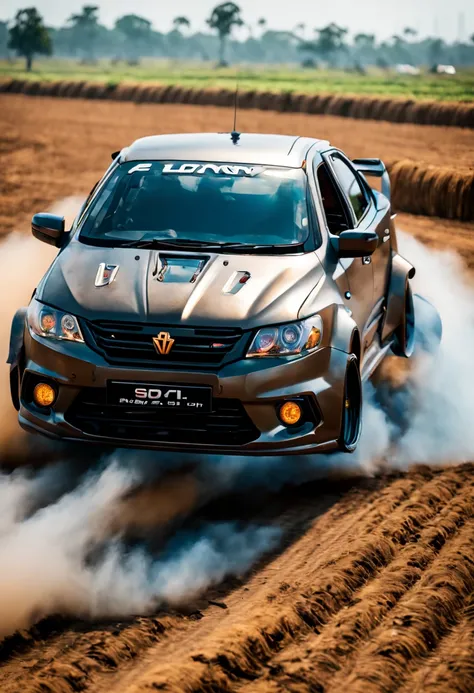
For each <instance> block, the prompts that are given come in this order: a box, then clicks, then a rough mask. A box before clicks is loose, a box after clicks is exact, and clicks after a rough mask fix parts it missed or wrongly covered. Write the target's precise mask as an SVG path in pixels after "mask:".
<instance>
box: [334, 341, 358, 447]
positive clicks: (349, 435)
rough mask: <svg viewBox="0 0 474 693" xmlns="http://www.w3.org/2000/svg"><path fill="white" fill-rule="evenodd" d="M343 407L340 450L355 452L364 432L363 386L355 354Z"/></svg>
mask: <svg viewBox="0 0 474 693" xmlns="http://www.w3.org/2000/svg"><path fill="white" fill-rule="evenodd" d="M342 406H343V409H342V420H341V435H340V436H339V440H338V443H339V449H340V450H342V451H343V452H353V451H354V450H355V449H356V447H357V443H358V442H359V438H360V434H361V430H362V384H361V380H360V371H359V362H358V359H357V357H356V356H355V354H351V355H350V356H349V360H348V362H347V368H346V375H345V379H344V397H343V402H342Z"/></svg>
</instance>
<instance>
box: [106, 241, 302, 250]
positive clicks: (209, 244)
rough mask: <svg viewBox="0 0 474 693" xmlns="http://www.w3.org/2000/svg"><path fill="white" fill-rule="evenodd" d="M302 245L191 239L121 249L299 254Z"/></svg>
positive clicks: (126, 245) (127, 245)
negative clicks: (249, 251)
mask: <svg viewBox="0 0 474 693" xmlns="http://www.w3.org/2000/svg"><path fill="white" fill-rule="evenodd" d="M301 245H302V244H301V243H287V244H283V245H275V244H274V245H265V244H257V243H240V242H238V241H226V242H224V243H215V242H213V241H201V240H193V239H191V238H171V239H170V238H166V239H165V238H151V239H148V240H142V241H131V242H130V243H121V244H120V247H121V248H180V247H181V248H186V249H189V248H196V247H199V248H206V249H207V250H252V251H256V250H257V251H269V250H279V251H280V252H289V251H295V252H297V250H296V249H297V248H299V247H300V246H301Z"/></svg>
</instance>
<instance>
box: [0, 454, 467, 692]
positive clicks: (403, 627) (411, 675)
mask: <svg viewBox="0 0 474 693" xmlns="http://www.w3.org/2000/svg"><path fill="white" fill-rule="evenodd" d="M473 471H474V468H473V467H472V465H465V466H464V467H459V468H453V469H449V470H445V471H436V472H434V471H431V470H429V469H427V468H421V467H420V468H418V469H415V470H413V471H412V472H410V473H408V474H404V475H397V476H391V477H386V478H381V479H376V480H370V481H368V480H355V481H352V482H351V483H348V482H344V483H343V482H338V483H336V482H332V483H330V482H325V483H319V484H317V485H314V484H313V485H306V486H305V487H302V488H300V489H298V490H296V491H285V492H284V493H282V494H281V495H279V496H276V497H274V498H273V499H272V500H270V501H269V502H267V503H265V510H264V511H263V510H258V509H257V508H259V507H261V504H257V503H256V502H255V499H254V501H253V505H252V502H250V503H247V505H246V507H245V508H244V509H243V510H242V507H241V505H239V507H238V508H236V509H235V512H238V513H239V514H242V512H243V513H244V514H245V515H250V516H251V517H252V518H253V520H255V521H257V522H258V521H259V520H263V521H265V522H266V523H268V522H269V521H271V520H272V519H273V520H274V521H278V524H279V525H280V526H281V527H283V530H284V533H285V535H284V536H285V541H284V544H283V546H282V548H281V550H280V553H278V554H277V555H274V556H273V557H272V558H271V559H270V560H268V561H267V562H266V563H265V564H261V565H257V566H256V567H255V568H254V570H253V571H252V573H251V574H250V575H248V576H246V577H245V578H241V579H234V580H232V581H231V582H228V583H225V584H223V585H221V586H220V587H219V588H217V589H214V590H212V591H211V592H209V593H207V594H206V595H204V596H203V597H202V598H199V599H196V600H194V602H193V603H191V604H188V605H187V607H186V609H182V610H180V611H162V612H160V613H158V614H156V616H155V617H153V618H142V619H136V620H132V621H130V622H109V623H102V624H95V625H86V624H83V623H80V622H74V623H70V622H69V623H68V622H64V621H61V620H59V619H49V620H48V621H45V622H42V623H40V624H39V626H37V627H36V628H33V629H32V630H30V631H29V632H28V633H20V634H19V635H17V636H15V637H13V638H11V639H9V640H7V641H5V643H4V645H3V648H2V649H0V690H1V691H2V693H16V692H17V691H19V690H21V691H22V692H23V693H40V692H43V691H49V692H51V693H73V692H74V691H94V693H102V692H103V693H135V692H138V691H148V690H166V691H176V692H178V691H180V692H182V693H184V692H186V693H189V692H190V691H195V692H196V693H197V692H198V691H202V692H204V691H206V692H207V693H211V692H217V691H218V692H221V691H222V692H224V691H226V692H230V691H235V692H237V691H249V693H250V692H255V693H256V692H260V691H261V692H262V693H263V692H265V693H267V692H269V691H270V692H275V693H276V692H277V691H278V692H281V693H284V692H286V691H295V692H300V691H301V692H302V693H303V692H306V691H324V692H331V693H336V692H339V691H343V690H350V691H364V692H367V693H382V692H383V693H387V692H388V691H403V692H404V693H408V691H411V690H416V691H424V693H426V692H430V691H433V693H434V692H435V691H436V692H437V693H438V692H440V691H443V693H452V692H453V691H470V690H472V689H473V686H474V671H473V668H472V654H473V645H474V622H473V618H472V592H473V590H474V566H473V563H472V552H473V549H474V487H473V480H472V473H473ZM229 507H232V503H230V504H229V503H226V512H227V513H229Z"/></svg>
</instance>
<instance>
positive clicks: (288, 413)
mask: <svg viewBox="0 0 474 693" xmlns="http://www.w3.org/2000/svg"><path fill="white" fill-rule="evenodd" d="M302 414H303V412H302V411H301V407H300V405H299V404H298V403H297V402H285V403H284V404H282V405H281V407H280V419H281V421H282V422H283V423H284V424H286V425H287V426H294V425H295V424H297V423H298V421H299V420H300V419H301V416H302Z"/></svg>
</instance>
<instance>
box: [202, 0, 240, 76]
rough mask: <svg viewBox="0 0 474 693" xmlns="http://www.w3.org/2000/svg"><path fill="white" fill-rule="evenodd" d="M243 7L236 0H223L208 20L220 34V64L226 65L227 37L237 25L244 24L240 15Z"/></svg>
mask: <svg viewBox="0 0 474 693" xmlns="http://www.w3.org/2000/svg"><path fill="white" fill-rule="evenodd" d="M240 13H241V9H240V7H239V6H238V5H236V4H235V2H223V3H222V4H220V5H217V6H216V7H214V9H213V10H212V13H211V16H210V17H209V19H208V20H207V23H208V25H209V26H210V27H211V29H215V30H216V31H217V34H218V36H219V65H221V66H224V65H226V62H225V60H224V55H225V44H226V40H227V38H228V37H229V36H230V34H231V33H232V29H233V28H234V27H236V26H242V24H243V23H244V22H243V19H242V17H241V16H240Z"/></svg>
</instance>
